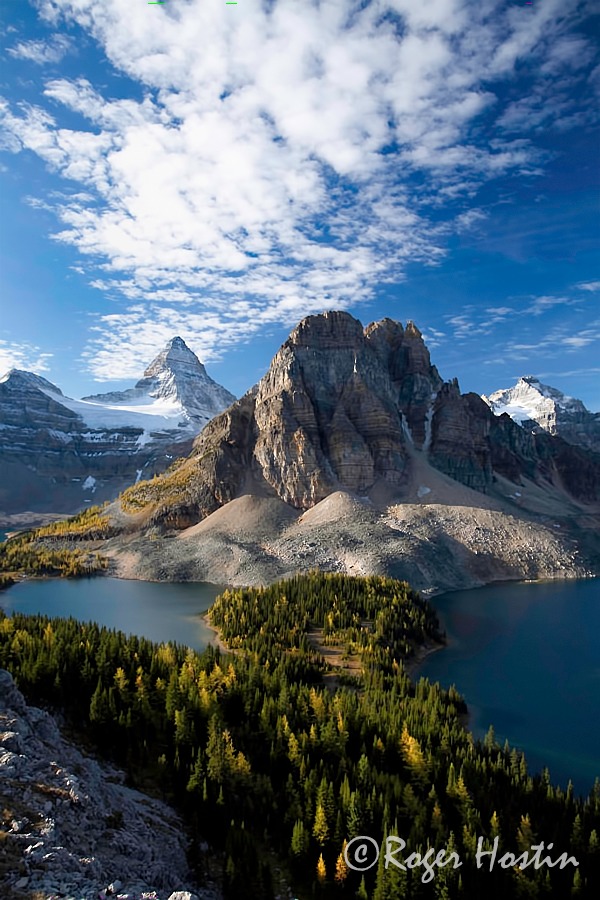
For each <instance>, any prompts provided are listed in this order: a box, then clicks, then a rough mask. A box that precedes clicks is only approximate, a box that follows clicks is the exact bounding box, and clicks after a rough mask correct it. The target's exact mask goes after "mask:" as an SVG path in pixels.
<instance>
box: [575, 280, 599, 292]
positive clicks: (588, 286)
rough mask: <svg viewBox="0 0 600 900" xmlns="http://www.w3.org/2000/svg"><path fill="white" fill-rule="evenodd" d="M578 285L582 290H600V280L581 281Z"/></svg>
mask: <svg viewBox="0 0 600 900" xmlns="http://www.w3.org/2000/svg"><path fill="white" fill-rule="evenodd" d="M577 287H578V288H579V290H580V291H590V292H595V291H600V281H581V282H580V283H579V284H578V285H577Z"/></svg>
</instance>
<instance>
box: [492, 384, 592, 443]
mask: <svg viewBox="0 0 600 900" xmlns="http://www.w3.org/2000/svg"><path fill="white" fill-rule="evenodd" d="M482 397H483V399H484V400H485V402H486V403H487V404H488V405H489V407H490V408H491V409H492V410H493V411H494V413H495V414H496V415H498V416H499V415H502V413H507V414H508V415H509V416H510V417H511V419H513V420H514V421H515V422H517V423H518V424H519V425H521V426H522V427H523V428H525V429H526V430H527V431H532V432H534V433H538V434H539V433H541V432H542V431H546V432H548V434H554V435H558V436H559V437H561V438H564V440H565V441H568V442H569V443H570V444H578V445H579V446H581V447H587V448H588V449H590V450H595V451H597V452H600V413H592V412H590V411H589V410H588V409H586V408H585V406H584V405H583V403H582V402H581V400H576V399H574V398H573V397H567V396H566V395H565V394H563V393H562V392H561V391H558V390H557V389H556V388H553V387H550V386H549V385H547V384H542V383H541V381H539V380H538V379H537V378H535V377H534V376H533V375H524V376H523V377H522V378H519V380H518V381H517V383H516V384H515V385H514V387H511V388H508V389H507V390H499V391H494V393H493V394H490V395H489V397H486V396H485V394H483V395H482Z"/></svg>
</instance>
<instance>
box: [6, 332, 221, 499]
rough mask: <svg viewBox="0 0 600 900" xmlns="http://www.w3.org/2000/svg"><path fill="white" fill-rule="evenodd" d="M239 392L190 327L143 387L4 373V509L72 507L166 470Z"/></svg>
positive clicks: (110, 496)
mask: <svg viewBox="0 0 600 900" xmlns="http://www.w3.org/2000/svg"><path fill="white" fill-rule="evenodd" d="M234 400H235V397H234V396H233V395H232V394H230V393H229V391H227V390H226V389H225V388H223V387H221V386H220V385H219V384H217V383H216V382H215V381H213V380H212V378H210V377H209V376H208V375H207V373H206V370H205V368H204V366H203V365H202V363H201V362H200V361H199V360H198V358H197V356H196V355H195V354H194V353H193V352H192V351H191V350H190V349H189V347H187V345H186V344H185V342H184V341H183V340H182V339H181V338H180V337H175V338H173V339H172V340H171V341H169V343H168V344H167V345H166V347H165V348H164V349H163V350H162V351H161V352H160V353H159V354H158V356H157V357H156V358H155V359H154V360H153V362H152V363H151V364H150V366H149V367H148V368H147V369H146V371H145V372H144V376H143V378H142V379H141V380H140V381H138V382H137V384H136V385H135V387H133V388H130V389H129V390H127V391H123V392H112V393H106V394H97V395H95V396H91V397H85V398H83V399H82V400H72V399H71V398H70V397H65V396H64V395H63V393H62V391H61V390H60V388H58V387H57V386H56V385H55V384H52V383H51V382H49V381H47V380H46V379H45V378H42V377H40V376H39V375H34V374H33V373H32V372H25V371H21V370H19V369H11V370H10V371H9V372H7V373H6V375H4V376H3V377H2V378H0V458H1V460H2V466H1V467H0V516H1V515H4V516H10V515H11V514H16V513H22V512H24V511H31V512H34V513H35V512H40V513H48V512H57V513H71V512H75V511H77V510H79V509H81V508H82V507H84V506H85V504H86V502H87V503H89V502H92V501H93V502H94V503H96V502H98V501H103V500H106V499H113V498H114V497H116V496H117V494H118V493H119V491H120V490H122V489H123V488H124V487H126V486H127V485H129V484H131V482H132V481H136V480H139V479H140V478H142V477H144V478H148V477H151V476H152V475H154V474H157V473H160V472H163V471H164V470H165V469H166V468H167V467H168V466H169V465H170V464H171V463H172V461H173V460H174V459H175V458H177V457H179V456H184V455H187V453H188V452H189V451H190V449H191V447H192V441H193V438H194V437H195V436H196V435H197V434H198V432H199V431H201V429H202V428H203V427H204V425H206V423H207V422H208V421H209V420H210V419H212V418H213V416H215V415H216V414H217V413H219V412H221V411H222V410H223V409H224V408H226V407H227V406H229V405H230V404H231V403H232V402H233V401H234Z"/></svg>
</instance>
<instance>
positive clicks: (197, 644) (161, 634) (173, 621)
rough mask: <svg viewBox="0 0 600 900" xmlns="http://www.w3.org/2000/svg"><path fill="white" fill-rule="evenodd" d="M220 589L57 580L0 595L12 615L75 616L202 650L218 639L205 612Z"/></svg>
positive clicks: (115, 580) (22, 585)
mask: <svg viewBox="0 0 600 900" xmlns="http://www.w3.org/2000/svg"><path fill="white" fill-rule="evenodd" d="M221 590H223V588H222V587H219V586H217V585H214V584H197V583H196V584H189V583H187V584H172V583H170V584H155V583H153V582H148V581H123V580H120V579H118V578H104V577H99V578H77V579H73V580H66V579H59V578H56V579H47V580H40V581H24V582H21V583H20V584H16V585H14V587H11V588H9V589H8V590H7V591H3V592H1V593H0V607H1V608H2V609H4V610H5V611H6V612H7V613H8V614H10V613H12V612H13V611H16V612H22V613H44V614H45V615H48V616H64V617H65V618H67V617H69V616H73V617H74V618H76V619H81V620H83V621H86V622H87V621H94V622H98V623H99V624H100V625H106V626H107V627H108V628H118V629H120V630H121V631H124V632H125V633H126V634H138V635H141V636H143V637H147V638H149V639H150V640H152V641H177V642H178V643H181V644H185V645H186V646H188V647H192V648H194V649H195V650H203V649H204V648H205V647H206V645H207V644H208V643H209V642H210V641H212V640H213V639H214V632H213V631H211V629H210V628H208V626H207V625H206V624H205V622H204V621H203V619H202V616H201V613H202V612H203V611H205V610H206V609H208V607H209V606H210V605H211V603H212V602H213V600H214V598H215V597H216V596H217V594H218V593H219V592H220V591H221Z"/></svg>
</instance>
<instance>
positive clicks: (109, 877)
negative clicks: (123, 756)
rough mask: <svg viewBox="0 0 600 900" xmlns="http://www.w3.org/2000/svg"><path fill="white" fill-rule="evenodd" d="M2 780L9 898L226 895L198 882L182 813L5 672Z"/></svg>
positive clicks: (197, 899) (3, 886)
mask: <svg viewBox="0 0 600 900" xmlns="http://www.w3.org/2000/svg"><path fill="white" fill-rule="evenodd" d="M0 785H1V787H0V793H1V795H2V810H3V812H2V817H3V822H2V830H3V832H4V835H3V837H4V840H3V842H2V848H1V854H2V863H3V865H2V867H1V874H0V896H2V897H13V896H14V897H25V896H28V897H29V896H31V897H34V896H35V897H44V898H52V900H53V898H56V900H58V898H65V900H68V898H71V900H81V898H84V900H97V898H110V897H111V896H116V895H119V896H120V897H122V898H123V900H140V898H142V897H144V896H145V897H154V898H155V900H174V898H175V900H177V898H184V897H187V898H189V900H192V898H194V900H220V898H221V894H220V892H219V891H218V890H217V889H216V888H196V887H195V886H194V885H193V879H192V876H191V873H190V871H189V867H188V864H187V860H186V849H187V843H188V841H187V836H186V833H185V830H184V828H183V824H182V822H181V820H180V819H179V817H178V816H177V814H176V813H175V812H174V811H173V810H172V809H171V808H170V807H168V806H167V805H166V804H164V803H161V802H160V801H158V800H155V799H152V798H150V797H147V796H146V795H144V794H141V793H139V792H138V791H135V790H132V789H131V788H128V787H126V785H125V773H123V772H121V771H120V770H118V769H116V768H114V767H113V766H109V765H107V764H104V763H100V762H98V761H96V760H95V759H93V758H91V757H90V756H87V755H83V754H82V753H81V752H80V751H79V750H78V749H77V748H76V747H75V746H74V745H73V744H71V743H70V742H69V741H67V740H65V739H64V738H63V737H62V736H61V734H60V732H59V730H58V728H57V725H56V723H55V721H54V719H53V718H52V717H51V716H50V715H48V713H46V712H44V711H43V710H41V709H36V708H35V707H31V706H28V705H27V704H26V702H25V700H24V698H23V695H22V694H21V692H20V691H19V690H18V689H17V687H16V686H15V683H14V681H13V679H12V677H11V676H10V674H9V673H8V672H6V671H4V670H2V669H0Z"/></svg>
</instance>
